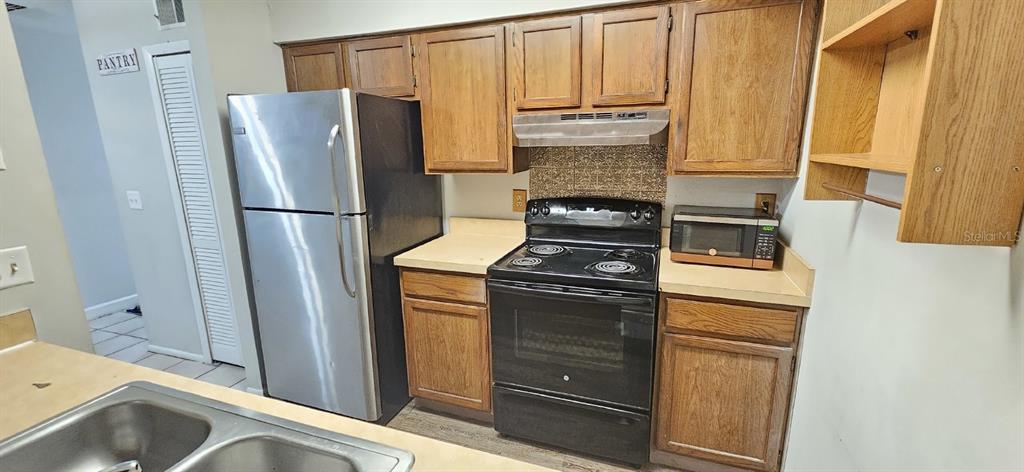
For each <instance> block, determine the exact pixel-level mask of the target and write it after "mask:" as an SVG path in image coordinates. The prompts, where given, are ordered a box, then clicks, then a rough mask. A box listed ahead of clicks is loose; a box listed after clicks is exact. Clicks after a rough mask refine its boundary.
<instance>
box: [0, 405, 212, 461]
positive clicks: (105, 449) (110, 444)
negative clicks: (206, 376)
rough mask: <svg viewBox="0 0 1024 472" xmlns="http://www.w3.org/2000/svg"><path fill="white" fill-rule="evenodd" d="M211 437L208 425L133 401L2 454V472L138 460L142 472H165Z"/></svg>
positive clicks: (73, 420) (57, 425)
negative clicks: (158, 471)
mask: <svg viewBox="0 0 1024 472" xmlns="http://www.w3.org/2000/svg"><path fill="white" fill-rule="evenodd" d="M209 434H210V423H209V422H207V421H206V420H205V419H203V418H200V417H197V416H192V415H188V414H186V413H184V412H181V411H175V410H172V409H168V408H164V407H161V406H159V405H154V404H152V403H146V402H141V401H132V402H125V403H118V404H115V405H110V406H105V407H102V408H99V409H97V410H95V411H92V412H90V413H87V414H85V415H81V416H75V417H69V418H64V419H63V420H61V421H57V422H54V423H53V424H51V425H49V427H47V428H45V429H43V430H41V431H39V432H38V433H37V434H36V435H34V438H33V439H32V440H31V441H21V442H19V443H17V444H16V445H14V447H12V448H10V450H4V452H3V453H0V469H3V470H74V471H79V470H81V471H98V470H101V469H103V468H106V467H109V466H112V465H114V464H117V463H119V462H123V461H127V460H131V459H135V460H138V461H139V464H140V465H141V466H142V468H143V470H166V469H168V468H170V467H171V466H172V465H174V464H175V463H177V462H179V461H181V460H182V459H184V458H185V456H187V455H189V454H190V453H192V451H195V450H196V449H197V448H199V445H200V444H202V443H203V441H205V440H206V438H207V436H209Z"/></svg>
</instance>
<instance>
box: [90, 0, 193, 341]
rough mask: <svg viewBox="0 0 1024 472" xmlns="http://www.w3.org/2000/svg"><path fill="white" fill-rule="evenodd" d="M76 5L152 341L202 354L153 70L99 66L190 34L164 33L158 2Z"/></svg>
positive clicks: (93, 89) (181, 38) (185, 37)
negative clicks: (133, 206) (111, 57)
mask: <svg viewBox="0 0 1024 472" xmlns="http://www.w3.org/2000/svg"><path fill="white" fill-rule="evenodd" d="M72 3H73V5H74V10H75V20H76V23H77V25H78V31H79V35H80V40H81V43H82V55H83V56H84V61H85V64H86V69H87V70H88V78H89V85H90V89H91V90H92V95H93V102H94V104H95V106H96V117H97V119H98V122H99V127H100V134H101V136H102V137H103V145H104V148H105V149H106V152H107V162H108V164H109V166H110V175H111V179H112V182H113V187H114V195H115V196H116V198H115V200H116V202H117V208H118V211H119V213H120V216H121V222H122V224H123V225H124V233H125V243H126V244H125V246H126V249H127V251H128V257H129V260H130V265H131V269H132V273H133V274H134V275H135V285H136V290H137V292H138V295H139V303H140V305H142V309H143V316H144V318H145V321H146V328H147V329H146V331H147V333H148V334H149V338H150V343H151V344H152V345H156V346H160V347H164V348H169V349H175V350H179V351H183V352H187V353H192V354H197V355H200V354H201V353H202V344H201V342H200V339H201V338H200V335H199V326H198V325H197V322H196V317H195V314H194V308H193V304H192V294H191V291H190V288H189V284H188V277H187V274H188V273H187V272H186V270H188V265H187V260H186V256H185V254H184V252H183V250H182V247H181V242H180V239H179V235H180V232H179V227H180V226H179V225H182V224H184V223H183V222H182V221H181V220H180V219H179V218H178V216H177V215H176V213H175V210H174V200H173V198H176V197H175V195H176V193H177V192H176V185H177V184H176V183H175V182H173V181H172V180H171V178H170V176H169V175H168V172H167V164H166V163H165V162H164V151H163V145H162V143H161V141H160V135H159V126H160V124H159V121H158V119H157V114H156V111H155V110H154V108H153V100H152V98H151V95H150V85H149V81H148V80H147V77H146V72H145V71H144V70H143V71H140V72H134V73H128V74H121V75H111V76H105V77H101V76H99V75H98V73H97V71H96V68H95V67H93V64H94V61H95V58H96V57H97V56H98V55H100V54H103V53H106V52H109V51H117V50H123V49H126V48H136V49H138V50H139V51H140V54H139V56H140V58H141V56H142V54H141V49H142V48H143V47H145V46H149V45H153V44H157V43H162V42H167V41H177V40H183V39H187V36H186V33H187V32H186V30H185V29H182V28H178V29H168V30H165V31H159V30H158V29H157V26H156V19H155V18H153V14H154V9H153V2H151V1H145V0H140V1H132V2H124V1H97V0H73V1H72ZM142 67H146V65H143V66H142ZM126 190H139V191H140V192H141V194H142V202H143V209H142V210H130V209H128V206H127V201H126V199H125V197H124V195H125V191H126Z"/></svg>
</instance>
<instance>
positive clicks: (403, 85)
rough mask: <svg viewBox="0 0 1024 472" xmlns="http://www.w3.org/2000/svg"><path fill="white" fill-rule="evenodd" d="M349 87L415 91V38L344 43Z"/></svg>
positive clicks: (385, 92) (401, 93)
mask: <svg viewBox="0 0 1024 472" xmlns="http://www.w3.org/2000/svg"><path fill="white" fill-rule="evenodd" d="M345 59H346V64H348V79H349V80H348V84H349V87H351V88H353V89H355V90H358V91H360V92H367V93H372V94H374V95H382V96H385V97H411V96H413V95H415V94H416V84H415V79H414V77H413V71H412V42H411V40H410V39H409V37H408V36H394V37H390V38H377V39H365V40H362V41H351V42H348V43H345Z"/></svg>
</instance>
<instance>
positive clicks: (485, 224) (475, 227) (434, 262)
mask: <svg viewBox="0 0 1024 472" xmlns="http://www.w3.org/2000/svg"><path fill="white" fill-rule="evenodd" d="M525 240H526V225H525V224H524V223H523V222H522V221H515V220H493V219H485V218H449V219H448V234H446V235H444V236H441V237H440V238H437V239H435V240H433V241H430V242H428V243H426V244H424V245H422V246H417V247H415V248H413V249H410V250H408V251H406V252H404V253H402V254H399V255H397V256H395V265H396V266H399V267H412V268H416V269H430V270H440V271H446V272H461V273H466V274H479V275H484V274H486V273H487V266H489V265H491V264H493V263H495V262H497V261H498V259H501V258H502V256H504V255H505V254H508V253H509V252H510V251H512V250H513V249H515V248H517V247H519V245H520V244H523V241H525Z"/></svg>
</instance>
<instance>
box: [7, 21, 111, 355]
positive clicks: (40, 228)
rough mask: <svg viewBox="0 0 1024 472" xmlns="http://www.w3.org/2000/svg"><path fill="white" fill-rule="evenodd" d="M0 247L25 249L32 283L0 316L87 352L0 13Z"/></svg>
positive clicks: (85, 330)
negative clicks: (21, 315)
mask: <svg viewBox="0 0 1024 472" xmlns="http://www.w3.org/2000/svg"><path fill="white" fill-rule="evenodd" d="M0 64H3V67H0V103H2V104H3V106H0V152H2V153H3V160H4V163H5V164H6V167H7V170H0V248H7V247H15V246H27V247H28V251H29V256H30V258H31V262H32V271H33V274H34V276H35V283H33V284H29V285H21V286H18V287H11V288H8V289H5V290H3V291H0V315H6V314H9V313H11V312H14V311H20V310H22V309H25V308H29V309H31V310H32V318H33V320H34V321H35V325H36V332H37V334H38V335H39V339H40V340H43V341H47V342H52V343H54V344H60V345H62V346H67V347H71V348H75V349H79V350H82V351H86V352H92V340H91V339H90V338H89V327H88V325H87V324H86V323H85V312H84V311H83V308H82V300H81V298H80V297H79V295H78V288H77V286H76V285H75V276H74V273H73V272H72V268H71V257H70V255H69V254H68V249H67V246H66V245H65V242H64V231H63V229H61V224H60V219H59V217H58V215H57V203H56V201H55V199H54V194H53V187H52V186H51V184H50V177H49V175H48V173H47V170H46V161H45V158H44V157H43V148H42V144H41V143H40V141H39V134H38V132H37V131H36V123H35V120H34V119H33V117H32V106H31V104H30V103H29V96H28V89H27V88H26V85H25V78H24V76H23V75H22V71H21V63H20V62H19V60H18V51H17V49H16V48H15V44H14V34H13V33H12V31H11V24H10V22H9V21H8V15H7V12H6V11H3V12H0Z"/></svg>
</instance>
